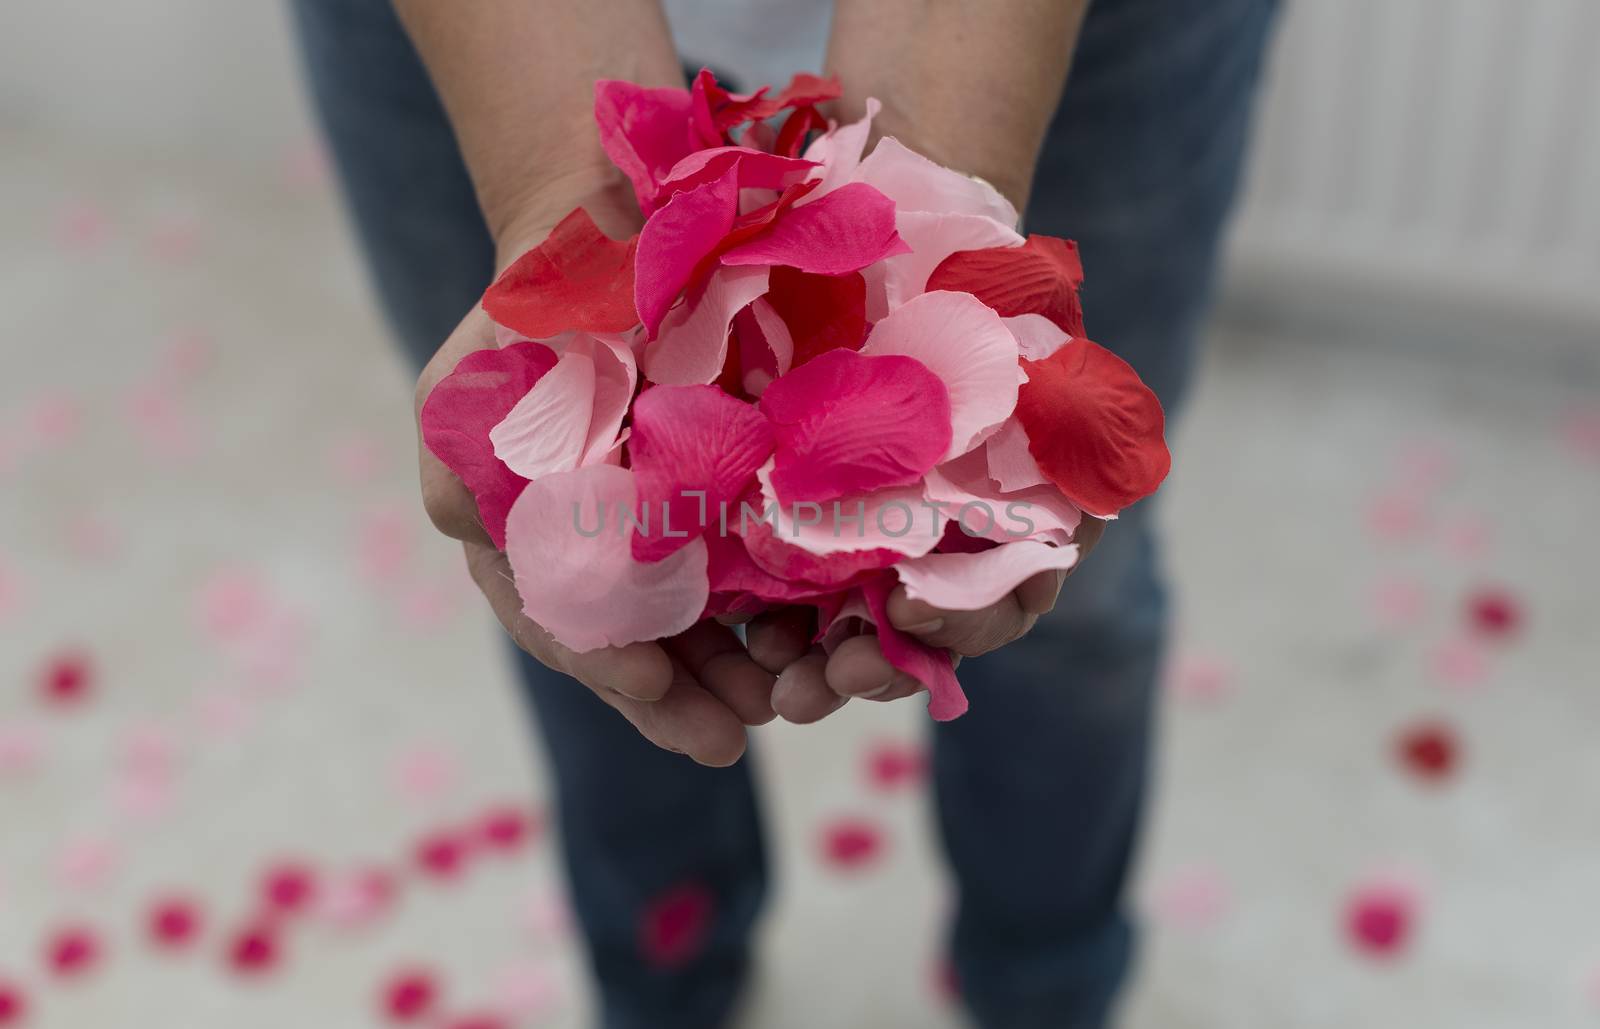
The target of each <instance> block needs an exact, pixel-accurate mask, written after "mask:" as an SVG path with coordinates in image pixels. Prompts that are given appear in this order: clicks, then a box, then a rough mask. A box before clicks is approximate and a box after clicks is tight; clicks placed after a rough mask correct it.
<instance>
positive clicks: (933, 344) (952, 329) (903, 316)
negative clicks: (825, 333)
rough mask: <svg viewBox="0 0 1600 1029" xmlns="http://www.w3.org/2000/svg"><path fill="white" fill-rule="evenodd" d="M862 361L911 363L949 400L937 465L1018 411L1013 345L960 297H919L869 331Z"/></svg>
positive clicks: (991, 316) (993, 321)
mask: <svg viewBox="0 0 1600 1029" xmlns="http://www.w3.org/2000/svg"><path fill="white" fill-rule="evenodd" d="M860 353H861V354H862V355H863V356H871V357H876V356H879V355H883V354H899V355H901V356H903V357H910V358H914V359H916V360H917V361H919V362H921V363H922V365H923V366H924V367H926V368H927V369H928V370H929V371H931V372H933V374H935V375H937V376H938V377H939V378H940V380H941V381H943V382H944V385H945V389H946V390H948V391H949V394H950V425H951V436H950V447H949V449H948V450H946V451H945V453H944V456H943V457H942V458H940V460H941V461H948V460H951V459H952V458H955V457H958V456H960V455H961V454H965V453H966V452H967V451H969V450H971V449H972V448H973V447H975V446H977V445H978V444H979V443H980V442H982V441H983V439H984V438H985V437H986V436H987V435H988V434H989V433H991V432H992V431H993V430H994V429H995V428H996V427H997V426H999V425H1000V423H1001V422H1003V421H1005V419H1006V418H1007V417H1008V416H1009V415H1010V414H1011V412H1012V410H1013V409H1014V408H1015V407H1016V406H1017V341H1016V339H1015V338H1014V337H1013V336H1012V335H1011V333H1010V332H1009V331H1008V330H1007V329H1006V327H1005V325H1004V323H1002V322H1001V321H1000V316H999V315H997V314H995V313H994V312H993V311H991V310H990V309H989V308H987V307H985V306H983V304H981V303H979V302H978V301H977V300H975V299H973V298H972V297H970V296H967V295H965V294H962V293H945V292H937V293H924V294H922V295H921V296H919V297H914V298H912V299H911V300H908V301H906V303H904V304H903V305H901V306H900V307H898V308H896V309H895V310H893V311H891V312H890V313H889V315H888V316H887V317H886V318H884V319H883V320H882V321H880V322H878V324H876V325H874V326H873V327H872V332H871V334H869V335H868V336H867V341H866V343H865V344H863V345H862V347H861V350H860Z"/></svg>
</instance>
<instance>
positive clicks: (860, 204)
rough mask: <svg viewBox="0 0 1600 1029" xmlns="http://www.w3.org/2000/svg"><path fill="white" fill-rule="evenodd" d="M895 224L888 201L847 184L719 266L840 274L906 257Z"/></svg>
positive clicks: (786, 217) (789, 214) (737, 250)
mask: <svg viewBox="0 0 1600 1029" xmlns="http://www.w3.org/2000/svg"><path fill="white" fill-rule="evenodd" d="M894 225H895V222H894V204H893V203H891V202H890V201H889V198H888V197H886V196H884V195H883V194H882V193H879V192H878V191H877V190H875V189H873V188H872V187H871V186H863V185H861V184H860V183H851V184H850V185H847V186H841V187H840V188H839V189H837V190H834V191H833V192H832V193H829V194H828V195H827V196H825V197H823V198H822V199H820V200H817V201H815V202H814V203H810V204H804V205H797V206H795V207H794V208H793V209H792V210H790V211H788V212H786V213H785V214H784V216H783V217H781V218H779V219H777V220H776V221H775V222H774V223H773V225H772V228H771V229H770V230H769V231H767V232H764V233H762V234H761V235H759V236H757V237H756V238H754V239H752V240H750V241H748V242H746V243H742V244H740V245H739V246H736V247H733V248H732V249H730V250H728V251H726V252H725V253H723V255H722V263H723V264H727V265H745V264H782V265H788V266H789V267H791V268H798V269H800V270H801V271H804V272H813V273H816V274H819V275H844V274H846V273H847V272H853V271H857V270H859V269H861V268H865V267H866V266H867V265H869V264H873V263H875V262H877V261H881V260H883V259H884V258H886V257H893V256H894V255H896V254H903V253H906V251H907V247H906V244H905V241H904V240H902V239H901V238H900V236H899V235H898V234H897V233H896V232H895V227H894ZM646 228H647V230H648V226H647V227H646Z"/></svg>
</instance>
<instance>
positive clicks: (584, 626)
mask: <svg viewBox="0 0 1600 1029" xmlns="http://www.w3.org/2000/svg"><path fill="white" fill-rule="evenodd" d="M635 501H636V496H635V492H634V478H633V473H632V472H630V471H629V470H627V469H626V468H618V467H616V466H614V465H593V466H590V467H587V468H578V469H574V470H572V471H566V472H557V473H555V474H553V475H547V476H545V477H544V478H542V479H540V480H538V481H537V482H532V483H529V484H528V486H527V488H526V489H524V490H523V491H522V495H521V496H520V497H518V498H517V502H516V504H514V505H513V506H512V508H511V514H510V516H509V517H508V518H507V520H506V556H507V557H508V558H509V559H510V561H511V570H512V572H513V574H514V575H515V578H516V585H517V593H518V594H519V595H520V596H521V598H522V610H523V613H524V614H526V615H527V616H528V617H529V618H531V619H532V620H533V621H534V622H535V623H536V624H538V625H540V626H542V627H543V628H544V629H545V630H547V631H548V632H549V633H550V634H551V635H552V636H554V637H555V639H556V641H557V642H559V643H561V644H562V645H563V646H566V647H569V648H570V649H572V650H575V651H578V652H579V653H582V652H584V651H589V650H595V649H597V648H600V647H608V646H610V647H620V646H625V645H627V644H629V643H636V642H639V641H641V640H654V639H660V638H662V637H665V636H672V635H675V634H677V633H680V632H683V631H684V630H686V629H688V628H689V627H690V626H692V625H694V623H695V622H696V621H698V620H699V618H700V612H701V611H702V610H704V608H705V606H706V598H707V597H708V595H709V592H710V590H709V586H708V580H707V577H706V544H705V540H703V539H697V540H692V541H690V543H689V544H688V545H686V546H685V547H683V548H682V549H681V550H679V551H678V552H677V553H675V554H673V555H671V556H670V557H668V558H665V559H664V560H661V561H652V562H641V561H636V560H634V558H633V552H632V543H631V539H630V537H631V535H632V531H633V530H632V526H631V524H630V522H629V520H627V519H624V518H623V517H622V512H625V511H632V510H634V504H635ZM619 537H620V538H619Z"/></svg>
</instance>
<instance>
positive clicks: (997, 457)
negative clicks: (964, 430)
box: [984, 416, 1050, 493]
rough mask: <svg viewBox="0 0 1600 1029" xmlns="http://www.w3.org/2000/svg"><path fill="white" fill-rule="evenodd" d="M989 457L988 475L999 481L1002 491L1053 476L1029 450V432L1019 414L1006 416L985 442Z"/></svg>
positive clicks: (1038, 484)
mask: <svg viewBox="0 0 1600 1029" xmlns="http://www.w3.org/2000/svg"><path fill="white" fill-rule="evenodd" d="M984 449H985V453H986V454H987V455H988V460H989V478H991V479H993V480H994V481H995V482H997V483H999V484H1000V491H1001V492H1002V493H1010V492H1013V491H1014V490H1021V489H1028V488H1029V487H1032V486H1042V485H1044V484H1045V483H1048V482H1049V481H1050V480H1049V479H1047V478H1045V474H1044V472H1043V471H1042V470H1040V468H1039V462H1038V461H1035V460H1034V459H1033V454H1032V453H1030V452H1029V450H1028V434H1027V433H1026V432H1024V431H1023V429H1022V423H1021V422H1019V421H1017V419H1016V417H1015V416H1013V417H1011V418H1007V419H1006V420H1005V422H1004V423H1003V424H1002V425H1001V426H1000V428H999V430H998V431H997V432H995V434H994V435H993V436H990V437H989V441H988V442H987V443H985V444H984Z"/></svg>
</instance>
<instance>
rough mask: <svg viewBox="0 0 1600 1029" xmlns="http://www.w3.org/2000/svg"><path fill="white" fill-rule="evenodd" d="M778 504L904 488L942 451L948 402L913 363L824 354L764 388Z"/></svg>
mask: <svg viewBox="0 0 1600 1029" xmlns="http://www.w3.org/2000/svg"><path fill="white" fill-rule="evenodd" d="M761 410H762V411H763V412H764V413H765V414H766V415H767V417H768V418H769V419H771V421H772V424H773V430H774V433H775V436H776V440H777V453H776V461H777V465H776V467H775V468H774V470H773V473H772V483H773V486H774V487H775V489H776V494H775V496H776V498H777V499H778V500H779V501H781V502H783V503H785V504H792V503H795V502H797V501H812V502H819V501H827V500H833V499H835V498H836V497H844V496H854V495H856V494H861V493H866V492H869V491H871V490H876V489H883V488H885V487H890V486H904V485H909V484H911V483H914V482H916V481H918V480H919V479H921V478H922V476H923V473H925V472H927V471H928V469H930V468H932V467H933V465H934V464H935V463H936V462H937V461H938V460H939V459H940V458H941V457H942V456H943V455H944V453H945V451H946V450H947V449H948V448H949V445H950V396H949V393H948V391H947V390H946V389H945V386H944V383H943V382H941V381H940V380H939V378H938V377H937V376H936V375H934V374H933V373H932V372H931V371H929V370H928V369H927V368H926V367H925V366H924V365H922V364H921V363H919V362H918V361H916V360H914V359H912V358H909V357H901V356H898V355H886V356H883V357H863V356H861V355H860V354H857V353H854V352H852V351H849V350H830V351H829V352H828V353H826V354H823V355H822V356H821V357H818V358H816V359H815V360H813V361H811V362H809V363H807V364H804V365H801V366H800V367H799V368H796V369H794V370H793V371H791V372H790V373H789V374H788V375H785V376H782V377H781V378H779V379H777V380H776V381H774V382H773V383H772V385H770V386H768V387H767V389H766V391H765V392H764V393H762V395H761Z"/></svg>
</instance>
